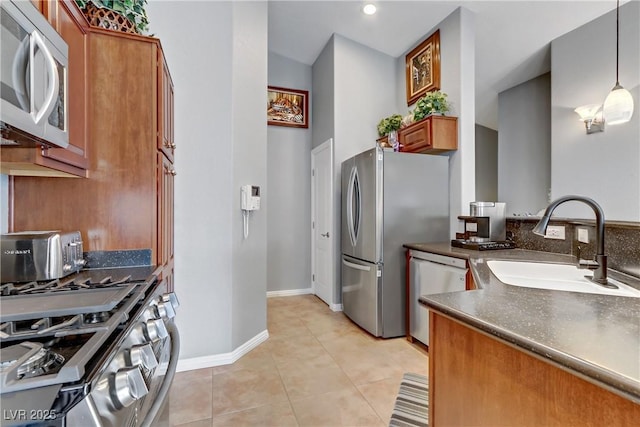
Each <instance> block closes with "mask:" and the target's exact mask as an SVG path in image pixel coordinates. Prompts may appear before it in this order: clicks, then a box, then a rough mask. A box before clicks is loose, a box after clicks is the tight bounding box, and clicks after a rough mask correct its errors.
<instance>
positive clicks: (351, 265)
mask: <svg viewBox="0 0 640 427" xmlns="http://www.w3.org/2000/svg"><path fill="white" fill-rule="evenodd" d="M342 263H343V264H344V265H346V266H347V267H351V268H355V269H356V270H362V271H371V266H368V265H360V264H354V263H352V262H349V261H346V260H344V259H343V260H342Z"/></svg>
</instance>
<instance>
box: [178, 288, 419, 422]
mask: <svg viewBox="0 0 640 427" xmlns="http://www.w3.org/2000/svg"><path fill="white" fill-rule="evenodd" d="M267 327H268V330H269V339H268V340H267V341H265V342H264V343H262V344H261V345H260V346H258V347H257V348H255V349H253V350H252V351H251V352H250V353H248V354H247V355H245V356H243V357H242V358H241V359H240V360H238V361H237V362H236V363H234V364H232V365H225V366H217V367H214V368H208V369H199V370H196V371H188V372H181V373H178V374H177V375H176V377H175V379H174V382H173V386H172V388H171V396H170V409H171V425H172V426H184V427H186V426H189V427H204V426H207V427H213V426H231V427H236V426H251V427H253V426H278V427H281V426H282V427H284V426H313V427H324V426H328V427H338V426H386V425H388V423H389V418H390V417H391V411H392V409H393V404H394V402H395V397H396V394H397V392H398V388H399V386H400V381H401V379H402V375H403V374H404V373H405V372H416V373H420V374H423V375H427V373H428V359H427V353H426V351H425V350H424V349H423V348H420V347H418V346H416V345H414V344H410V343H409V342H408V341H407V340H406V339H405V338H394V339H386V340H383V339H377V338H374V337H372V336H371V335H369V334H368V333H366V332H365V331H363V330H362V329H360V328H359V327H357V326H356V325H355V324H354V323H352V322H351V321H350V320H349V319H348V318H347V317H345V315H344V314H343V313H336V312H332V311H331V310H330V309H329V308H328V307H327V305H326V304H325V303H323V302H322V301H321V300H320V299H318V298H317V297H315V296H313V295H303V296H292V297H278V298H268V299H267Z"/></svg>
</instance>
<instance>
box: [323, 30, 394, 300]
mask: <svg viewBox="0 0 640 427" xmlns="http://www.w3.org/2000/svg"><path fill="white" fill-rule="evenodd" d="M372 70H375V72H372ZM395 79H396V74H395V59H394V58H392V57H390V56H388V55H385V54H383V53H381V52H379V51H376V50H374V49H371V48H368V47H366V46H364V45H361V44H359V43H356V42H354V41H352V40H349V39H347V38H345V37H342V36H340V35H337V34H335V35H334V36H333V37H332V38H331V39H330V40H329V42H328V43H327V46H325V48H324V49H323V51H322V53H321V54H320V56H319V57H318V59H317V60H316V62H315V63H314V65H313V93H314V98H315V101H314V120H313V146H314V147H316V146H318V145H320V144H321V143H323V142H324V141H326V140H327V139H328V138H334V162H335V163H334V186H335V187H334V193H333V194H334V219H335V222H334V229H333V231H332V233H333V235H334V236H336V238H335V239H333V243H334V253H335V254H336V259H335V262H334V274H335V276H334V277H336V278H338V280H336V283H335V285H334V289H333V301H332V303H333V304H339V303H341V301H342V295H341V291H340V289H341V288H340V283H339V278H340V238H339V236H340V206H341V200H340V166H341V164H342V162H343V161H344V160H346V159H348V158H349V157H351V156H353V155H355V154H357V153H360V152H361V151H364V150H366V149H368V148H373V147H375V144H376V139H377V138H378V134H377V129H376V125H377V124H378V122H379V121H380V119H381V118H382V117H386V116H388V115H390V114H392V113H393V112H394V99H395V87H394V85H393V84H389V82H393V81H395Z"/></svg>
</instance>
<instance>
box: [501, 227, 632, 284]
mask: <svg viewBox="0 0 640 427" xmlns="http://www.w3.org/2000/svg"><path fill="white" fill-rule="evenodd" d="M537 222H538V219H537V218H507V239H511V240H513V241H514V242H515V243H516V246H517V247H518V248H521V249H530V250H534V251H544V252H554V253H561V254H571V255H574V256H577V254H578V253H580V258H583V259H593V258H594V256H595V253H596V238H597V236H596V227H595V221H588V220H573V219H562V218H553V219H552V220H551V221H550V222H549V225H563V226H564V227H565V240H555V239H545V238H543V237H541V236H538V235H535V234H533V231H532V230H533V227H535V225H536V223H537ZM578 229H586V230H587V232H588V235H589V243H582V242H579V241H578ZM604 235H605V239H604V252H605V255H607V261H608V267H609V268H610V269H613V270H617V271H620V272H623V273H626V274H629V275H632V276H634V277H638V278H640V223H637V222H606V223H605V232H604Z"/></svg>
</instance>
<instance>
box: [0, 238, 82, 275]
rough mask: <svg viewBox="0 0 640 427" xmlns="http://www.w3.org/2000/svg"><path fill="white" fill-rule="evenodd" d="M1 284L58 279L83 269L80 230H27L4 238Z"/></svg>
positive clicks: (2, 239)
mask: <svg viewBox="0 0 640 427" xmlns="http://www.w3.org/2000/svg"><path fill="white" fill-rule="evenodd" d="M0 245H1V248H2V249H1V254H2V265H1V266H2V269H1V270H0V281H1V282H2V283H8V282H32V281H40V280H55V279H60V278H62V277H65V276H68V275H69V274H71V273H75V272H77V271H79V270H80V269H82V267H83V266H84V264H85V261H84V259H83V257H82V237H81V235H80V232H79V231H74V232H67V233H61V232H59V231H24V232H19V233H8V234H2V235H1V243H0Z"/></svg>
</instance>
